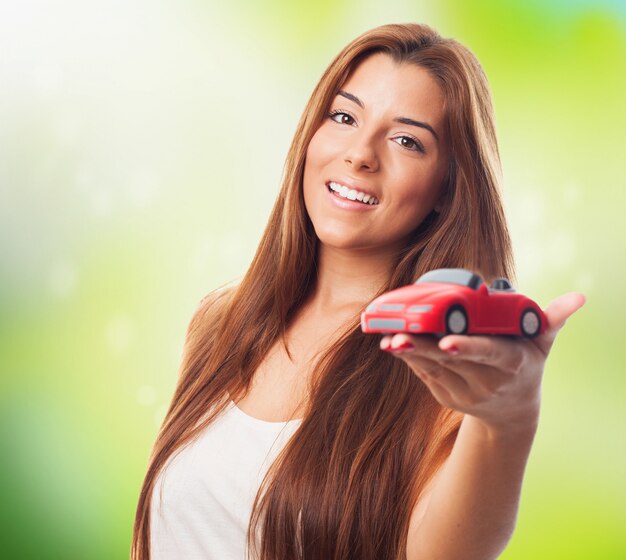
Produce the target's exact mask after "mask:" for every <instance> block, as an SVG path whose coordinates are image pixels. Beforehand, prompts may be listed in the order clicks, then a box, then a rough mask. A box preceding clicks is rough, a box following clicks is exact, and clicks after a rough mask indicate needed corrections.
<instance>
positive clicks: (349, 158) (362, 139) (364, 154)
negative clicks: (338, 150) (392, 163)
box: [344, 134, 379, 172]
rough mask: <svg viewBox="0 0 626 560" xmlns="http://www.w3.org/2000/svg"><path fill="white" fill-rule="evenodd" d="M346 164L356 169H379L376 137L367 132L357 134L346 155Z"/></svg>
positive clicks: (370, 170) (351, 141) (371, 170)
mask: <svg viewBox="0 0 626 560" xmlns="http://www.w3.org/2000/svg"><path fill="white" fill-rule="evenodd" d="M344 161H345V162H346V164H347V165H348V166H349V167H351V168H352V169H354V170H355V171H369V172H373V171H377V170H378V166H379V162H378V156H377V154H376V149H375V147H374V139H373V138H371V137H370V136H368V135H367V134H355V135H353V136H352V138H351V140H350V144H349V146H348V148H347V149H346V153H345V155H344Z"/></svg>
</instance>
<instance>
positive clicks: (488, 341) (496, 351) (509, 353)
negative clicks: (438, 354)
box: [439, 335, 527, 372]
mask: <svg viewBox="0 0 626 560" xmlns="http://www.w3.org/2000/svg"><path fill="white" fill-rule="evenodd" d="M525 343H527V341H520V340H512V339H509V338H504V337H502V336H464V335H448V336H445V337H444V338H442V339H441V340H440V341H439V348H440V349H441V350H442V351H443V352H445V354H447V355H449V356H453V357H455V358H457V359H461V360H465V361H468V362H474V363H478V364H484V365H489V366H492V367H494V368H495V369H498V370H504V371H510V372H511V371H512V372H514V371H517V370H518V369H519V367H520V365H521V363H522V362H523V360H524V344H525Z"/></svg>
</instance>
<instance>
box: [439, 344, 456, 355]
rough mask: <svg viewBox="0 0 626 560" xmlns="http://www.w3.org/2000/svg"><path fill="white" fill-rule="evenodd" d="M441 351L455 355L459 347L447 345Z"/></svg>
mask: <svg viewBox="0 0 626 560" xmlns="http://www.w3.org/2000/svg"><path fill="white" fill-rule="evenodd" d="M443 351H444V352H447V353H448V354H450V355H452V356H457V355H458V354H459V349H458V348H457V347H456V346H449V347H448V348H444V350H443Z"/></svg>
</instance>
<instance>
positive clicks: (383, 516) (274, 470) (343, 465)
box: [131, 24, 513, 560]
mask: <svg viewBox="0 0 626 560" xmlns="http://www.w3.org/2000/svg"><path fill="white" fill-rule="evenodd" d="M377 52H383V53H386V54H388V55H389V56H391V57H392V58H393V60H394V61H396V62H398V63H409V64H418V65H420V66H422V67H423V68H426V69H427V70H428V71H429V72H430V73H431V75H432V76H433V77H434V78H435V79H436V80H437V83H438V84H439V86H440V87H441V89H442V91H443V93H444V98H445V126H446V136H447V138H448V139H449V147H450V152H449V153H450V158H449V163H448V173H447V177H446V179H445V184H444V192H445V199H444V204H443V207H442V210H441V212H440V213H436V212H434V211H433V212H432V213H431V214H430V215H429V216H428V217H427V218H426V219H425V220H424V221H423V222H422V223H421V224H416V228H415V231H414V234H413V236H412V239H411V241H410V243H409V244H408V245H407V246H406V247H405V248H404V249H403V250H402V251H401V252H400V253H399V254H398V255H397V259H396V263H395V266H394V268H393V272H392V273H391V275H390V277H389V279H388V282H387V284H386V285H385V286H384V287H383V288H382V289H381V291H380V292H379V293H383V292H384V291H387V290H390V289H393V288H397V287H399V286H402V285H405V284H408V283H411V282H413V281H415V280H416V279H417V278H418V277H419V276H420V275H421V274H423V273H424V272H425V271H427V270H431V269H433V268H441V267H464V268H469V269H473V270H476V271H478V272H480V273H482V275H483V276H484V277H485V278H486V279H491V278H493V277H496V276H507V277H509V278H511V277H512V275H513V259H512V252H511V243H510V238H509V233H508V230H507V226H506V221H505V217H504V212H503V208H502V201H501V196H500V188H499V186H500V159H499V153H498V146H497V140H496V133H495V124H494V115H493V108H492V102H491V94H490V89H489V85H488V82H487V79H486V77H485V74H484V72H483V70H482V68H481V66H480V64H479V62H478V61H477V60H476V58H475V57H474V55H473V54H472V53H471V52H470V51H469V50H468V49H467V48H466V47H464V46H463V45H461V44H459V43H458V42H457V41H455V40H453V39H447V38H442V37H441V36H440V35H439V34H438V33H437V32H436V31H434V30H433V29H432V28H430V27H428V26H426V25H418V24H406V25H384V26H381V27H377V28H375V29H372V30H370V31H368V32H366V33H364V34H363V35H361V36H360V37H358V38H357V39H355V40H354V41H352V42H351V43H350V44H349V45H348V46H346V47H345V48H344V49H343V50H342V51H341V52H340V53H339V55H338V56H337V57H336V58H335V59H334V60H333V61H332V62H331V64H330V66H329V67H328V68H327V70H326V71H325V72H324V74H323V75H322V77H321V79H320V81H319V83H318V84H317V86H316V88H315V90H314V91H313V94H312V95H311V98H310V99H309V102H308V104H307V106H306V108H305V110H304V113H303V115H302V117H301V119H300V122H299V123H298V127H297V131H296V134H295V136H294V139H293V142H292V144H291V147H290V150H289V153H288V155H287V160H286V164H285V171H284V175H283V179H282V185H281V189H280V193H279V195H278V199H277V200H276V203H275V205H274V208H273V210H272V213H271V216H270V219H269V222H268V225H267V227H266V229H265V232H264V234H263V237H262V239H261V242H260V244H259V247H258V249H257V252H256V255H255V256H254V260H253V261H252V263H251V265H250V267H249V269H248V271H247V273H246V275H245V276H244V278H243V280H242V281H241V282H240V283H239V285H238V286H236V287H234V288H231V289H224V290H220V291H217V292H214V293H212V294H210V295H209V296H207V297H206V298H205V299H204V300H203V302H202V304H201V306H200V308H199V309H198V311H197V312H196V313H195V315H194V317H193V318H192V320H191V323H190V326H189V330H188V333H187V339H186V343H185V347H184V353H183V359H182V363H181V368H180V377H179V380H178V384H177V387H176V390H175V392H174V396H173V398H172V402H171V405H170V408H169V410H168V412H167V415H166V417H165V420H164V422H163V426H162V427H161V430H160V432H159V435H158V437H157V440H156V443H155V445H154V450H153V453H152V456H151V459H150V463H149V467H148V472H147V474H146V477H145V480H144V482H143V486H142V489H141V494H140V496H139V503H138V507H137V516H136V520H135V527H134V534H133V543H132V549H131V557H132V558H133V559H134V560H139V559H142V560H144V559H148V558H149V555H150V552H149V542H150V541H149V533H150V516H149V512H150V501H151V496H152V492H153V488H154V484H155V479H156V477H157V475H158V474H159V472H160V471H161V469H162V468H163V466H164V464H165V462H166V461H167V460H168V458H170V457H172V455H173V454H174V453H175V452H177V451H180V450H181V449H182V448H183V447H184V446H185V445H186V444H187V443H189V442H191V441H192V440H193V439H194V438H195V437H196V436H197V435H198V434H199V433H200V431H201V430H203V429H204V428H205V427H206V426H207V425H208V424H209V423H210V422H211V421H212V420H213V419H214V418H215V417H216V416H217V415H218V414H219V413H220V412H222V411H223V410H224V408H225V407H226V405H227V404H228V400H229V398H232V399H234V400H237V399H238V398H240V397H241V396H243V395H245V393H246V391H247V389H248V387H249V385H250V382H251V380H252V376H253V374H254V372H255V370H256V369H257V367H258V366H259V365H260V363H261V361H262V360H263V358H264V357H265V356H266V354H267V352H268V351H269V349H270V348H271V347H272V346H273V345H274V344H275V343H276V342H277V341H280V340H282V342H283V343H284V344H285V347H287V344H286V329H287V327H288V325H289V324H290V321H291V319H292V318H293V317H294V314H295V313H296V311H297V310H298V309H299V307H300V306H301V305H302V303H303V302H304V301H305V299H306V297H307V296H308V295H309V294H310V291H311V289H312V287H313V286H314V283H315V281H316V275H315V274H316V273H315V271H316V259H317V247H318V239H317V237H316V235H315V233H314V230H313V227H312V224H311V221H310V220H309V218H308V215H307V213H306V210H305V206H304V201H303V195H302V175H303V169H304V164H305V155H306V150H307V146H308V144H309V142H310V140H311V137H312V136H313V134H314V133H315V132H316V130H317V128H318V127H319V126H320V125H321V123H322V122H323V119H324V118H325V117H326V113H327V111H328V108H329V105H330V103H331V100H332V99H333V98H334V96H335V95H336V93H337V91H338V90H339V89H340V88H341V85H342V84H343V83H344V82H345V80H346V79H347V78H348V76H349V75H350V73H351V72H352V71H353V70H354V69H355V68H356V66H357V65H358V64H359V63H360V62H361V61H362V60H363V59H364V58H365V57H367V56H368V55H370V54H374V53H377ZM311 366H312V368H313V373H312V376H311V379H312V381H311V386H310V388H309V391H310V395H309V400H308V402H307V403H306V411H305V414H304V418H303V421H302V423H301V425H300V426H299V428H298V430H297V431H296V433H295V434H294V436H293V437H292V438H291V439H290V440H289V442H288V443H287V445H286V446H285V447H284V448H283V450H282V451H281V453H280V455H279V456H278V458H277V459H276V461H275V462H274V464H273V465H272V467H271V468H270V470H269V471H268V474H267V476H266V478H265V480H264V481H263V484H262V486H261V488H260V489H259V492H258V494H257V497H256V500H255V503H254V508H253V515H252V519H251V523H250V528H249V531H248V544H249V545H250V549H251V551H253V552H254V553H255V554H257V555H258V557H259V558H260V559H261V560H278V559H281V560H282V559H307V560H314V559H315V560H329V559H334V560H345V559H349V558H359V559H360V560H379V559H380V558H390V559H396V558H398V559H399V558H404V557H405V554H406V538H407V533H408V526H409V518H410V514H411V511H412V508H413V507H414V506H415V503H416V501H417V499H418V498H419V496H420V492H421V491H422V490H423V488H424V486H425V484H426V482H427V481H428V480H429V479H430V477H431V476H432V474H433V473H434V472H435V471H436V470H437V468H438V467H439V466H440V465H441V463H442V462H443V460H444V459H445V458H446V457H447V456H448V454H449V453H450V450H451V448H452V445H453V443H454V439H455V437H456V433H457V431H458V427H459V423H460V420H461V415H460V414H459V413H456V412H454V411H451V410H448V409H445V408H443V407H442V406H441V405H439V404H438V403H437V402H436V401H435V399H434V398H433V397H432V395H431V394H430V392H429V391H428V389H427V388H426V387H425V386H424V385H423V384H422V383H421V382H420V380H419V379H418V378H417V376H416V375H415V374H413V373H412V372H411V370H410V369H409V368H408V366H406V365H405V364H404V363H403V362H402V361H401V360H398V359H396V358H394V357H392V356H389V355H388V354H387V353H384V352H381V351H380V350H379V348H378V337H374V336H371V335H365V334H363V333H362V332H361V330H360V328H359V318H358V316H355V317H354V320H353V321H351V323H350V324H349V325H347V326H346V328H345V330H344V331H343V332H342V335H341V336H340V337H339V339H338V341H337V342H336V344H334V345H333V346H332V347H330V348H328V349H327V350H326V351H325V352H324V353H323V354H322V355H321V357H320V359H319V360H318V361H317V362H316V363H314V364H311ZM257 535H258V537H257ZM257 538H258V542H257Z"/></svg>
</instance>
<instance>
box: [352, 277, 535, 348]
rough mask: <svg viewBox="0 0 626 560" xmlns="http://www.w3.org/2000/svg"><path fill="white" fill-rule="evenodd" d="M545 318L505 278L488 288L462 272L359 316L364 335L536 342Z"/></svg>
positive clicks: (396, 295) (422, 284) (380, 302)
mask: <svg viewBox="0 0 626 560" xmlns="http://www.w3.org/2000/svg"><path fill="white" fill-rule="evenodd" d="M546 322H547V321H546V316H545V315H544V313H543V311H542V310H541V308H540V307H539V306H538V305H537V304H536V303H535V302H534V301H532V300H531V299H529V298H527V297H526V296H523V295H522V294H518V293H516V292H515V290H514V289H513V288H512V287H511V284H510V282H509V281H508V280H507V279H506V278H498V279H496V280H494V281H493V282H492V284H491V286H490V287H487V285H486V284H485V283H484V281H483V279H482V278H481V277H480V276H479V275H478V274H475V273H473V272H471V271H469V270H465V269H463V268H439V269H437V270H431V271H430V272H427V273H426V274H424V275H423V276H421V277H420V278H419V279H418V280H417V282H415V284H410V285H409V286H403V287H402V288H398V289H397V290H392V291H390V292H387V293H386V294H383V295H382V296H379V297H377V298H376V299H375V300H374V301H373V302H372V303H370V304H369V305H368V306H367V308H366V310H365V311H364V312H363V313H361V329H362V330H363V332H366V333H396V332H407V333H435V334H509V335H521V336H525V337H528V338H533V337H535V336H537V335H539V334H542V333H543V332H545V329H546Z"/></svg>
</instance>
